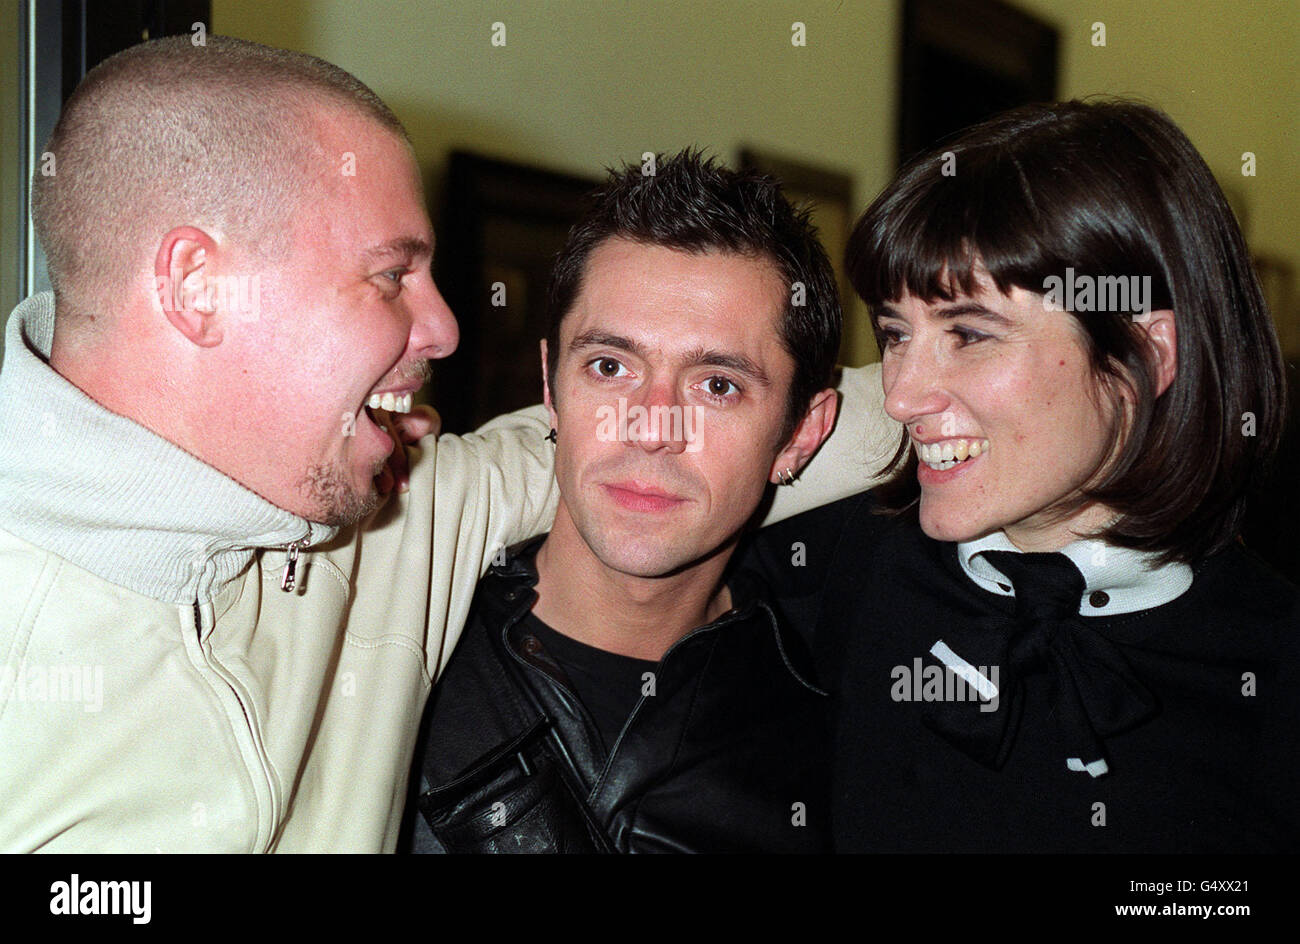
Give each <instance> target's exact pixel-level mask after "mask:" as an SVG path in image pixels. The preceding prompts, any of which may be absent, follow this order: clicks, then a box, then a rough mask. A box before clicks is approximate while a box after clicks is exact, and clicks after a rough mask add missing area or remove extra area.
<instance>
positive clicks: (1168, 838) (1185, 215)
mask: <svg viewBox="0 0 1300 944" xmlns="http://www.w3.org/2000/svg"><path fill="white" fill-rule="evenodd" d="M847 264H848V268H849V272H850V276H851V278H852V280H853V284H854V286H855V288H856V289H857V291H858V293H859V294H860V295H861V296H862V298H863V299H864V300H865V301H866V302H867V304H868V305H869V306H870V310H871V318H872V323H873V326H874V329H875V331H876V335H877V338H878V340H879V343H880V347H881V352H882V377H883V383H884V391H885V408H886V411H887V412H888V413H889V414H890V416H892V417H893V418H894V419H895V420H897V421H899V422H900V423H901V424H903V427H904V429H903V438H902V441H901V443H900V445H899V450H898V454H897V455H896V456H895V460H894V463H893V466H894V467H896V468H897V469H898V471H897V474H896V475H895V476H894V477H893V478H892V479H890V481H889V482H887V483H886V485H884V486H881V487H880V488H877V489H875V490H873V491H869V492H864V493H862V494H859V495H857V496H854V497H852V498H849V499H846V500H844V501H841V502H837V503H835V504H833V505H828V506H826V507H824V508H821V509H818V510H816V511H814V512H810V513H808V514H805V515H802V516H799V517H797V518H793V519H791V520H789V521H787V522H784V523H782V524H780V525H776V526H774V527H773V528H769V529H766V530H764V531H763V532H760V534H759V535H758V536H757V538H756V540H755V542H754V545H753V547H752V548H751V550H750V552H749V553H748V556H747V558H746V560H747V564H748V566H752V567H755V568H757V569H759V570H761V571H762V572H763V574H764V576H765V577H766V578H767V579H768V581H769V583H770V585H771V586H772V587H773V588H775V590H776V592H777V593H778V594H779V595H780V598H779V599H778V601H777V603H778V605H779V606H780V607H781V609H782V610H783V611H784V613H785V616H786V617H787V618H789V619H790V620H792V621H793V622H794V623H795V624H796V625H797V626H799V627H800V628H801V629H803V630H804V631H805V632H809V633H812V635H813V639H814V645H815V648H816V650H817V652H818V661H819V663H820V667H821V669H822V678H823V679H824V680H825V681H826V682H827V683H828V684H829V686H830V687H831V688H832V689H833V692H834V694H835V698H836V705H837V709H836V735H835V757H834V800H833V804H832V809H831V820H832V828H833V832H834V834H835V837H836V846H837V848H838V849H840V850H842V851H913V852H921V851H934V852H954V851H972V852H996V851H1004V852H1017V851H1019V852H1045V851H1055V852H1094V851H1095V852H1180V851H1280V850H1289V851H1297V850H1300V747H1298V745H1300V737H1297V734H1296V732H1297V730H1300V688H1297V684H1298V683H1300V672H1297V666H1298V665H1300V659H1298V658H1297V638H1298V637H1300V600H1298V596H1297V591H1296V588H1295V587H1294V586H1292V585H1291V584H1290V583H1288V582H1287V581H1285V580H1284V579H1282V578H1281V577H1280V576H1278V575H1276V574H1274V573H1273V572H1272V571H1270V570H1269V569H1268V568H1267V567H1266V566H1265V565H1264V564H1262V563H1261V562H1260V561H1259V560H1258V559H1257V558H1255V557H1254V556H1252V555H1251V554H1250V552H1248V551H1247V550H1246V549H1245V548H1244V547H1243V546H1242V545H1241V543H1240V542H1239V540H1238V537H1237V536H1238V532H1239V531H1240V528H1241V524H1242V519H1243V513H1244V507H1245V502H1246V498H1247V495H1248V494H1249V493H1250V491H1251V489H1252V487H1253V486H1255V485H1256V484H1257V483H1259V482H1260V481H1261V479H1262V478H1263V477H1264V475H1265V473H1266V471H1267V469H1268V465H1269V461H1270V459H1271V457H1272V456H1273V454H1274V452H1275V451H1276V449H1277V446H1278V441H1279V438H1280V435H1281V430H1282V428H1283V421H1284V416H1283V412H1284V403H1285V396H1284V394H1285V386H1284V383H1285V382H1284V375H1283V365H1282V358H1281V353H1280V351H1279V347H1278V342H1277V338H1276V335H1275V333H1274V329H1273V326H1272V323H1271V322H1270V320H1269V317H1268V313H1267V311H1266V309H1265V305H1264V301H1263V297H1262V295H1261V292H1260V288H1259V284H1258V282H1257V280H1256V278H1255V275H1254V273H1253V270H1252V268H1251V265H1250V261H1249V257H1248V255H1247V251H1246V246H1245V243H1244V240H1243V239H1242V236H1241V233H1240V230H1239V228H1238V226H1237V224H1236V221H1235V219H1234V217H1233V215H1232V212H1231V210H1230V209H1229V207H1228V204H1227V202H1226V201H1225V200H1224V197H1223V194H1222V192H1221V191H1220V189H1219V187H1218V185H1217V184H1216V183H1215V181H1214V178H1213V176H1212V175H1211V173H1210V170H1209V168H1208V167H1206V165H1205V162H1204V161H1203V160H1202V159H1201V157H1200V155H1199V154H1198V153H1197V152H1196V150H1195V148H1193V146H1192V144H1191V143H1190V142H1189V141H1188V140H1187V138H1186V136H1185V135H1184V134H1183V133H1182V132H1181V131H1180V130H1179V129H1178V127H1177V126H1176V125H1175V124H1174V123H1173V122H1172V121H1171V120H1170V119H1169V118H1168V117H1167V116H1165V115H1164V114H1162V113H1161V112H1159V111H1156V110H1155V109H1152V108H1149V107H1146V106H1144V105H1140V104H1135V103H1131V102H1124V101H1106V102H1086V103H1085V102H1077V101H1075V102H1065V103H1060V104H1051V105H1035V106H1028V107H1024V108H1019V109H1016V110H1014V111H1011V112H1008V113H1006V114H1003V115H1000V116H998V117H995V118H993V119H990V120H988V121H986V122H983V123H981V124H979V125H977V126H975V127H972V128H970V129H968V130H966V131H964V132H962V133H960V134H959V135H957V136H956V137H955V138H953V139H951V140H949V141H948V142H946V143H945V144H943V145H941V146H939V147H938V148H936V149H935V150H934V151H932V152H931V153H928V154H925V155H923V156H921V157H919V158H918V159H916V160H913V161H912V162H911V163H910V164H908V165H907V166H906V167H905V168H903V170H902V171H900V172H899V174H898V176H897V177H896V178H895V179H894V181H893V182H892V183H891V184H890V185H889V186H888V187H887V188H886V189H885V190H884V192H882V193H881V194H880V196H879V197H877V199H876V200H875V202H874V203H873V204H872V205H871V206H870V207H869V208H868V210H867V211H866V213H865V215H864V216H863V217H862V219H861V220H860V221H859V222H858V223H857V225H856V227H855V229H854V232H853V234H852V237H851V239H850V242H849V247H848V251H847Z"/></svg>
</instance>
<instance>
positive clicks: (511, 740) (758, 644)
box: [402, 539, 830, 852]
mask: <svg viewBox="0 0 1300 944" xmlns="http://www.w3.org/2000/svg"><path fill="white" fill-rule="evenodd" d="M539 544H540V539H538V540H535V541H533V542H532V543H530V544H528V545H525V546H524V547H523V548H522V549H520V550H517V551H512V552H511V555H510V556H509V558H508V559H507V560H506V561H505V563H503V564H502V565H500V566H494V567H493V568H492V569H491V570H490V571H489V573H488V574H487V575H486V576H485V577H484V578H483V580H481V581H480V582H479V586H478V590H477V592H476V593H475V596H474V601H473V603H472V605H471V607H470V615H469V619H468V622H467V623H466V625H465V631H464V634H463V635H462V637H461V639H460V642H459V643H458V644H457V647H456V651H455V652H454V653H453V655H452V657H451V660H450V661H449V663H448V665H447V668H446V670H445V671H444V672H443V674H442V677H441V678H440V679H439V680H438V684H437V685H436V686H435V687H434V690H433V693H432V695H431V697H430V701H429V705H428V708H427V710H426V712H425V718H424V724H423V726H422V729H421V733H420V737H419V741H418V743H417V745H416V753H415V766H414V769H413V771H412V786H413V794H414V795H413V796H412V803H411V806H410V807H408V814H409V815H408V816H407V818H406V820H405V822H404V827H403V838H402V843H403V845H405V846H406V847H410V848H414V849H415V850H416V851H440V850H443V851H452V852H817V851H825V850H827V849H828V848H829V831H828V825H829V818H830V817H829V807H830V799H829V791H828V783H829V764H828V758H829V754H830V751H829V742H828V716H827V703H828V701H829V699H828V698H827V696H826V694H825V692H824V691H823V690H821V689H820V688H819V687H817V686H816V684H815V683H814V681H813V673H812V670H811V660H810V657H809V655H808V653H807V651H806V647H805V646H804V644H803V642H802V640H801V639H800V638H799V637H798V636H797V635H795V634H794V633H792V632H790V631H788V630H785V629H783V628H782V627H781V626H780V625H779V623H778V621H777V619H776V617H775V616H774V614H773V612H772V610H771V608H770V607H769V606H768V605H767V603H766V602H765V599H764V597H763V594H762V588H761V587H760V586H758V585H757V584H756V582H755V581H754V580H753V578H752V576H751V575H737V576H736V577H735V579H732V580H730V581H729V583H728V586H729V588H730V590H731V597H732V602H733V608H732V610H730V611H729V612H727V613H725V614H723V615H722V616H721V617H719V618H718V619H717V620H715V621H713V622H712V623H709V624H707V625H705V626H701V627H698V628H696V629H694V630H692V631H691V632H689V633H687V634H686V635H685V636H683V637H682V638H681V639H679V640H678V641H677V642H676V643H674V644H673V646H672V647H670V648H669V650H668V652H667V653H665V655H664V657H663V659H662V660H660V661H659V662H658V663H657V664H654V665H653V672H654V679H653V686H642V685H638V687H637V689H636V691H635V699H634V704H633V705H632V707H631V709H630V711H627V712H625V711H623V710H622V708H621V707H619V706H614V707H612V708H611V709H610V710H609V712H607V714H609V716H610V717H614V716H617V715H619V714H622V715H623V718H622V719H621V721H620V723H619V725H618V728H619V730H618V731H616V732H615V733H616V736H614V737H611V736H609V735H606V736H605V737H604V738H602V737H601V736H600V734H599V733H598V731H597V724H596V722H595V721H594V719H593V717H592V712H591V711H589V710H588V708H587V705H586V704H584V703H583V702H584V701H590V702H593V703H598V702H599V701H600V700H601V697H600V696H596V695H592V694H590V693H591V692H592V691H595V690H598V689H602V688H603V689H604V690H606V691H607V692H608V693H613V691H612V690H622V691H621V693H619V694H616V695H615V697H616V698H617V699H619V700H620V701H622V700H623V699H625V698H626V697H627V692H626V691H625V690H624V689H625V688H626V677H623V678H622V679H621V680H612V681H611V680H610V679H607V678H604V677H603V676H601V677H596V678H593V680H592V683H591V684H585V683H579V682H575V680H574V679H573V678H571V676H570V673H569V670H566V669H565V668H564V667H562V665H561V659H557V658H556V656H557V654H558V653H557V650H558V649H559V648H566V646H565V644H566V643H572V642H573V641H572V640H569V639H567V638H566V637H561V640H560V645H559V647H555V645H554V644H555V643H556V642H557V640H556V639H554V638H551V639H550V640H549V641H547V640H546V639H545V638H544V637H545V633H544V632H543V633H542V634H538V633H537V632H536V628H537V622H536V621H535V620H532V619H530V618H529V614H530V611H531V609H532V606H533V603H534V601H535V600H536V596H537V595H536V592H535V591H534V589H533V587H534V586H535V585H536V583H537V572H536V570H535V568H534V564H533V561H534V556H535V553H536V549H537V547H538V545H539ZM601 605H603V606H612V605H613V604H612V603H610V602H609V601H603V603H602V604H601ZM567 648H569V649H570V650H572V646H568V647H567ZM584 648H587V647H584ZM603 655H606V656H608V655H609V654H608V653H604V654H603ZM561 658H563V656H561ZM614 658H615V659H618V657H614ZM618 661H619V663H620V668H619V672H620V674H621V673H622V670H623V669H626V663H625V662H624V661H623V660H618ZM630 661H639V660H630ZM569 663H570V666H571V667H572V666H573V664H574V662H573V660H572V659H570V660H569ZM597 674H598V676H599V670H597ZM638 678H639V677H638ZM584 687H585V688H586V690H587V691H586V693H585V694H583V695H581V696H579V695H578V694H577V693H578V692H580V691H582V689H583V688H584ZM597 711H601V709H600V708H599V707H598V708H597ZM602 740H606V741H612V744H611V745H610V747H609V749H608V750H606V748H605V745H604V744H602ZM417 809H418V815H415V810H417Z"/></svg>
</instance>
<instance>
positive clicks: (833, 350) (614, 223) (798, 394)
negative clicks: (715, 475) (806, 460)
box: [546, 148, 843, 440]
mask: <svg viewBox="0 0 1300 944" xmlns="http://www.w3.org/2000/svg"><path fill="white" fill-rule="evenodd" d="M613 238H622V239H627V240H631V241H633V242H639V243H645V244H647V245H653V246H662V247H665V248H668V249H676V250H680V251H682V252H689V253H705V252H709V251H721V252H729V253H736V254H738V255H744V256H752V257H756V258H766V259H769V260H770V261H771V262H772V263H773V264H774V265H775V266H776V269H777V272H778V273H780V275H781V278H782V281H783V282H784V283H785V289H786V303H785V310H784V312H783V315H782V318H781V326H780V331H781V341H782V345H783V346H784V348H785V350H786V351H787V352H788V353H789V354H790V356H791V357H792V358H793V359H794V364H795V371H794V379H793V381H792V382H791V384H790V392H789V397H788V399H787V404H786V423H785V427H784V430H783V432H782V436H781V438H782V440H784V439H786V438H788V437H789V436H790V434H791V433H793V432H794V429H795V427H796V426H797V425H798V423H799V420H800V419H801V418H802V417H803V415H804V413H805V412H806V411H807V409H808V404H809V401H810V400H811V399H812V397H813V396H814V395H815V394H816V393H818V392H819V391H821V390H824V389H825V388H827V387H828V386H830V384H831V375H832V373H833V371H834V369H835V358H836V356H837V354H838V352H839V345H840V332H841V330H842V324H843V315H842V314H841V311H840V299H839V293H838V289H837V288H836V284H835V275H834V271H833V270H832V268H831V264H830V259H829V258H828V257H827V255H826V250H825V249H823V248H822V245H821V243H820V242H819V241H818V239H817V230H816V228H815V227H814V226H813V225H812V223H811V222H810V220H809V214H808V211H807V210H806V209H797V208H795V207H793V206H792V205H791V204H790V202H789V201H788V200H787V199H786V198H785V196H784V195H783V194H782V192H781V185H780V183H779V182H777V181H776V180H775V179H774V178H772V177H770V176H767V175H765V174H760V173H757V172H753V171H734V170H730V169H727V168H725V167H722V166H720V165H719V164H717V163H716V162H715V161H714V160H713V159H712V158H710V157H705V156H704V155H702V154H701V153H700V152H699V151H697V150H693V149H689V148H688V149H686V150H683V151H680V152H678V153H676V154H673V155H671V156H668V157H665V156H663V155H656V157H655V166H654V173H653V174H647V173H643V169H642V165H641V164H625V165H624V166H623V167H622V168H621V169H613V168H610V169H609V171H608V177H607V179H606V180H605V182H604V184H603V185H602V186H600V187H599V188H597V189H596V190H595V191H593V192H592V193H591V194H590V195H589V196H588V201H587V207H586V210H585V212H584V214H583V216H582V218H581V219H580V220H579V221H578V222H577V223H576V224H574V226H573V228H572V229H571V230H570V231H569V236H568V239H567V240H566V242H565V244H564V247H563V248H562V249H561V250H560V253H559V255H558V256H557V258H556V262H555V266H554V268H553V270H552V273H551V282H550V286H549V290H548V292H547V301H546V308H547V315H548V319H549V328H548V331H547V335H546V338H547V341H546V343H547V351H548V353H547V369H548V371H549V373H550V376H552V377H554V376H555V372H556V367H557V364H558V362H559V354H560V325H561V324H562V323H563V321H564V317H565V316H566V315H567V314H568V313H569V310H570V309H571V308H572V307H573V304H574V302H575V301H576V300H577V297H578V295H579V293H580V292H581V291H582V281H583V273H584V271H585V268H586V264H587V260H588V258H589V257H590V256H591V253H592V252H593V251H594V250H595V249H596V247H597V246H599V245H600V244H601V243H602V242H604V241H605V240H607V239H613ZM796 283H801V284H802V286H803V288H804V291H803V292H802V293H798V292H795V291H793V287H794V286H795V285H796ZM799 302H802V304H800V303H799Z"/></svg>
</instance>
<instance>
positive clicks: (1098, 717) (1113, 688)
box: [923, 551, 1156, 777]
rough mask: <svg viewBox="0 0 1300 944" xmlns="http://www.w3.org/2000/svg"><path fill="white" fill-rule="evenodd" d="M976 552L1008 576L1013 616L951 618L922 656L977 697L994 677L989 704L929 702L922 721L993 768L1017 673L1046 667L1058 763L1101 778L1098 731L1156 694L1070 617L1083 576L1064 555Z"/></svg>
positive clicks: (1148, 708) (1017, 697) (1014, 719)
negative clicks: (970, 686)
mask: <svg viewBox="0 0 1300 944" xmlns="http://www.w3.org/2000/svg"><path fill="white" fill-rule="evenodd" d="M984 556H985V558H987V559H988V561H989V563H990V564H992V565H993V566H994V567H996V568H997V569H998V570H1000V571H1001V572H1002V573H1004V574H1006V575H1007V576H1008V577H1009V578H1010V579H1011V582H1012V584H1013V586H1014V587H1015V591H1016V615H1015V617H1014V618H1010V619H1008V618H1006V617H991V618H987V619H980V620H976V621H974V622H973V624H970V625H957V624H954V625H952V626H950V627H948V628H946V629H945V630H944V633H943V638H942V639H941V640H939V641H938V642H936V643H935V645H934V647H933V648H932V649H931V655H932V656H934V658H936V659H938V660H939V661H940V662H942V663H944V664H945V665H946V666H947V667H948V668H951V669H953V670H954V671H955V672H956V673H957V675H959V676H964V677H966V678H967V679H968V681H971V680H973V681H974V683H975V685H976V686H977V687H979V688H982V689H984V694H985V696H986V698H987V696H988V695H989V694H991V693H992V685H991V683H995V684H996V688H997V693H996V699H997V704H996V710H990V705H991V704H993V702H991V701H980V700H964V701H962V700H947V701H935V702H930V703H929V704H928V705H927V706H926V711H925V713H924V715H923V718H924V720H925V723H926V724H927V725H929V726H930V727H931V728H932V729H934V730H935V731H937V732H938V733H939V734H941V735H942V736H943V737H944V738H946V739H947V740H948V741H950V742H951V743H952V744H954V745H955V746H956V747H958V748H960V749H961V750H962V751H964V752H965V753H967V754H969V755H970V756H971V757H973V758H975V759H976V760H978V761H979V762H980V763H982V764H985V765H986V766H988V767H992V768H993V769H995V770H997V769H1000V768H1001V767H1002V765H1003V764H1005V763H1006V760H1007V758H1008V757H1009V756H1010V754H1011V749H1012V747H1013V746H1014V743H1015V736H1016V730H1017V728H1018V727H1019V719H1020V713H1021V711H1022V709H1023V704H1022V702H1023V698H1022V691H1021V689H1022V686H1021V679H1022V678H1023V677H1024V676H1026V675H1029V674H1032V673H1035V672H1047V673H1048V674H1049V676H1050V678H1051V702H1052V703H1051V712H1052V714H1053V715H1055V717H1056V718H1057V723H1058V724H1057V726H1058V730H1059V732H1060V736H1061V741H1062V747H1063V748H1064V750H1065V757H1066V764H1067V766H1068V767H1069V769H1071V770H1080V771H1087V772H1088V773H1089V774H1091V775H1092V776H1093V777H1100V776H1101V775H1102V774H1104V773H1106V772H1107V771H1108V770H1109V766H1108V764H1107V763H1106V755H1105V752H1104V751H1103V749H1102V743H1101V739H1102V738H1103V737H1107V736H1109V735H1112V734H1116V733H1118V732H1120V731H1123V730H1126V729H1128V728H1131V727H1133V726H1134V725H1136V724H1138V723H1140V722H1141V721H1143V720H1145V719H1146V718H1147V717H1149V716H1150V715H1151V714H1152V713H1154V711H1155V707H1156V705H1155V699H1154V698H1153V697H1152V696H1151V693H1150V692H1148V691H1147V689H1146V688H1145V687H1144V686H1143V685H1142V683H1141V682H1139V681H1138V680H1137V678H1136V676H1134V674H1133V670H1132V669H1131V668H1130V667H1129V664H1128V662H1127V661H1126V660H1125V659H1124V656H1123V654H1122V653H1121V652H1120V651H1119V649H1118V648H1117V647H1116V646H1115V644H1114V643H1112V642H1111V641H1110V640H1108V639H1106V638H1105V637H1104V636H1102V635H1101V634H1100V633H1098V632H1097V631H1096V630H1095V629H1093V628H1092V627H1090V626H1089V625H1088V621H1087V620H1086V619H1085V618H1083V617H1081V616H1079V601H1080V599H1081V598H1082V596H1083V591H1084V586H1085V584H1084V580H1083V575H1082V574H1081V573H1079V569H1078V568H1077V567H1075V566H1074V564H1073V563H1071V561H1070V559H1069V558H1068V557H1066V556H1065V555H1064V554H1017V553H1013V552H1010V551H985V552H984ZM995 672H996V674H997V678H996V679H993V678H992V676H993V674H994V673H995ZM976 673H979V674H980V675H983V676H984V678H983V679H981V678H979V677H978V675H976Z"/></svg>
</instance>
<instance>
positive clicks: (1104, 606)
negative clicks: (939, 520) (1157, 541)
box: [957, 531, 1192, 616]
mask: <svg viewBox="0 0 1300 944" xmlns="http://www.w3.org/2000/svg"><path fill="white" fill-rule="evenodd" d="M985 551H1011V552H1013V553H1020V549H1019V548H1018V547H1016V546H1015V545H1014V544H1012V543H1011V541H1010V539H1009V538H1008V537H1007V536H1006V534H1005V533H1004V532H1002V531H994V532H993V533H992V534H989V535H986V536H985V537H982V538H980V539H978V540H975V541H964V542H962V543H960V544H958V545H957V560H958V562H959V563H960V564H961V569H962V570H963V571H965V572H966V576H967V577H969V578H970V579H971V580H973V581H975V583H976V584H978V585H979V586H981V587H983V588H984V589H985V590H988V591H989V592H990V593H996V594H998V595H999V596H1004V597H1014V596H1015V592H1014V591H1013V590H1012V589H1011V581H1010V580H1009V579H1008V578H1007V577H1006V575H1005V574H1003V573H1002V572H1001V571H999V570H998V569H997V568H996V567H994V566H993V565H992V564H991V563H989V561H988V559H987V558H986V557H985V556H984V552H985ZM1061 553H1062V554H1064V555H1065V556H1066V557H1068V558H1069V559H1070V561H1071V562H1072V563H1073V564H1074V566H1076V567H1078V568H1079V572H1080V573H1082V574H1083V581H1084V591H1083V596H1082V597H1081V598H1080V600H1079V615H1080V616H1116V615H1119V614H1121V613H1135V612H1137V611H1138V610H1146V609H1150V608H1151V607H1153V606H1160V605H1161V604H1163V603H1168V602H1169V601H1170V600H1173V599H1175V598H1176V597H1178V596H1181V595H1182V594H1183V593H1185V592H1186V591H1187V588H1188V587H1190V586H1191V585H1192V568H1191V567H1189V566H1187V565H1186V564H1182V563H1172V564H1163V565H1156V564H1155V563H1154V558H1155V555H1154V554H1152V553H1150V552H1147V551H1135V550H1130V549H1129V548H1124V547H1113V546H1111V545H1109V544H1106V543H1104V542H1102V541H1096V540H1079V541H1075V542H1073V543H1072V544H1068V545H1066V546H1065V547H1063V548H1061Z"/></svg>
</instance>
